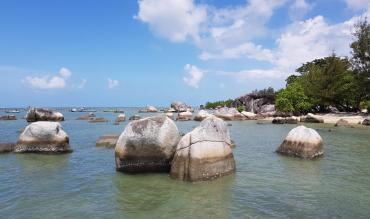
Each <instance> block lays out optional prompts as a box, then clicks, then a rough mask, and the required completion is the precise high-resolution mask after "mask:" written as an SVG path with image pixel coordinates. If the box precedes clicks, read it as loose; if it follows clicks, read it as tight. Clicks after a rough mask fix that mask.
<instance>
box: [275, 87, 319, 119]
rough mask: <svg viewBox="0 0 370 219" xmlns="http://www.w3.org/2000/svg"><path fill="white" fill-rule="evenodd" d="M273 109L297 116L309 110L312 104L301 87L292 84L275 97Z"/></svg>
mask: <svg viewBox="0 0 370 219" xmlns="http://www.w3.org/2000/svg"><path fill="white" fill-rule="evenodd" d="M275 107H276V109H277V110H278V111H280V112H284V113H294V114H299V113H302V112H307V111H308V110H309V109H311V107H312V104H311V102H310V100H309V98H308V97H307V96H306V95H305V94H304V91H303V88H302V85H301V84H300V83H298V82H293V83H291V84H289V85H288V87H287V88H285V89H282V90H281V91H280V92H279V93H278V94H277V95H276V101H275Z"/></svg>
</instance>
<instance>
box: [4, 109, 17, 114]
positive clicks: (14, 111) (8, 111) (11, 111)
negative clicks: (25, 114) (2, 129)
mask: <svg viewBox="0 0 370 219" xmlns="http://www.w3.org/2000/svg"><path fill="white" fill-rule="evenodd" d="M5 112H6V113H19V110H5Z"/></svg>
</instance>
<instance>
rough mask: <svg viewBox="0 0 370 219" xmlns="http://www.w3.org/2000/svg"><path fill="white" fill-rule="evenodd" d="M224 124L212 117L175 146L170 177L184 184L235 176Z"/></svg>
mask: <svg viewBox="0 0 370 219" xmlns="http://www.w3.org/2000/svg"><path fill="white" fill-rule="evenodd" d="M231 146H232V141H231V139H230V134H229V130H228V128H227V123H226V122H224V121H223V120H222V119H219V118H217V117H215V116H210V117H208V118H206V119H205V120H203V121H202V122H201V123H200V125H199V126H198V127H196V128H195V129H194V130H193V131H191V132H189V133H187V134H186V135H185V136H183V137H182V138H181V140H180V142H179V144H178V145H177V149H176V153H175V156H174V159H173V161H172V166H171V173H170V176H171V178H173V179H179V180H184V181H190V182H194V181H203V180H211V179H215V178H218V177H221V176H224V175H228V174H231V173H234V172H235V160H234V156H233V153H232V150H231Z"/></svg>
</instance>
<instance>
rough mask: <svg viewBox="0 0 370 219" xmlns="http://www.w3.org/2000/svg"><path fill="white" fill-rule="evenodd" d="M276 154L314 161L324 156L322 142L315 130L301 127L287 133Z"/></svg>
mask: <svg viewBox="0 0 370 219" xmlns="http://www.w3.org/2000/svg"><path fill="white" fill-rule="evenodd" d="M276 152H278V153H280V154H283V155H287V156H294V157H300V158H304V159H314V158H316V157H319V156H322V155H323V154H324V149H323V140H322V138H321V136H320V135H319V133H317V132H316V131H315V130H313V129H311V128H307V127H305V126H303V125H301V126H298V127H296V128H294V129H292V130H291V131H290V132H289V133H288V135H287V136H286V138H285V139H284V141H283V143H282V144H281V145H280V147H279V148H278V149H277V150H276Z"/></svg>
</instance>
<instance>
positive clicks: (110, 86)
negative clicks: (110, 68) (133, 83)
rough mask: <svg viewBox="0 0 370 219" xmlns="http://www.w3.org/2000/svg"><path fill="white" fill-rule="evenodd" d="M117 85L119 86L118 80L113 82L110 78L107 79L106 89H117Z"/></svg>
mask: <svg viewBox="0 0 370 219" xmlns="http://www.w3.org/2000/svg"><path fill="white" fill-rule="evenodd" d="M118 85H119V81H118V80H113V79H111V78H108V88H109V89H113V88H115V87H117V86H118Z"/></svg>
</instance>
